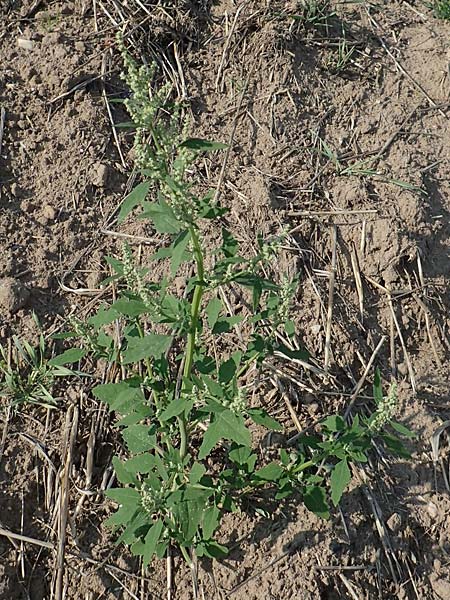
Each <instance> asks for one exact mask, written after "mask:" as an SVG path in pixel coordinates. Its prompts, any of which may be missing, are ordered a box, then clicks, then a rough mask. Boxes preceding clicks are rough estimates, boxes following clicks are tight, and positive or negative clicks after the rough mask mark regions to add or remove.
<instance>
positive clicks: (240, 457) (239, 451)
mask: <svg viewBox="0 0 450 600" xmlns="http://www.w3.org/2000/svg"><path fill="white" fill-rule="evenodd" d="M250 456H255V455H254V454H252V449H251V448H248V447H247V446H237V447H236V446H235V447H234V448H233V449H232V450H230V451H229V453H228V458H229V459H230V460H232V461H233V462H234V463H236V464H237V465H245V464H247V462H248V460H249V458H250Z"/></svg>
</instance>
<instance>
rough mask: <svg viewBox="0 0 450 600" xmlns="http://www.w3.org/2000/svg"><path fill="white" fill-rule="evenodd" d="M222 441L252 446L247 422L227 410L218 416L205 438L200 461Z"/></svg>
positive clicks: (200, 450)
mask: <svg viewBox="0 0 450 600" xmlns="http://www.w3.org/2000/svg"><path fill="white" fill-rule="evenodd" d="M221 439H226V440H231V441H233V442H236V444H240V445H242V446H250V444H251V435H250V431H249V430H248V429H247V427H246V426H245V421H244V419H243V417H242V416H241V415H236V414H235V413H234V412H232V411H231V410H228V409H227V410H224V411H223V412H221V413H219V414H218V415H217V416H216V418H215V420H214V421H213V422H212V423H210V425H209V427H208V429H207V430H206V432H205V434H204V436H203V441H202V445H201V446H200V449H199V453H198V457H199V459H200V460H202V459H203V458H205V457H206V456H208V454H209V453H210V452H211V450H212V449H213V448H214V446H215V445H216V444H217V442H218V441H219V440H221Z"/></svg>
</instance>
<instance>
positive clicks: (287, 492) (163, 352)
mask: <svg viewBox="0 0 450 600" xmlns="http://www.w3.org/2000/svg"><path fill="white" fill-rule="evenodd" d="M124 60H125V64H126V65H127V74H126V79H127V82H128V84H129V86H130V88H131V90H132V93H133V95H132V96H131V98H130V99H129V100H127V101H126V103H125V104H126V107H127V109H128V111H129V113H130V115H131V118H132V121H133V124H134V127H136V137H135V153H136V157H137V163H138V165H139V168H140V170H141V172H142V174H143V177H144V181H143V182H142V183H140V184H139V185H138V186H137V187H136V188H135V189H134V190H133V191H132V192H131V194H130V195H129V196H128V197H127V198H126V199H125V200H124V202H123V204H122V206H121V209H120V213H119V219H120V220H124V219H125V218H126V217H127V216H128V215H129V214H130V213H131V211H133V210H135V209H137V208H139V207H140V214H139V218H143V219H150V221H151V222H152V224H153V226H154V228H155V229H156V231H158V232H160V233H161V234H164V235H166V236H167V237H168V239H170V243H169V244H168V245H167V246H166V247H165V248H162V249H160V250H159V251H158V252H157V253H156V254H155V255H154V256H153V257H152V259H153V260H154V261H167V263H168V265H167V275H166V277H164V278H163V279H162V280H160V281H158V282H149V281H148V280H147V278H148V275H149V273H150V272H151V271H149V270H148V269H146V268H141V267H139V266H137V265H136V262H135V257H134V256H133V253H132V252H131V250H130V248H129V247H128V246H126V245H125V246H124V247H123V253H122V257H121V259H117V258H109V259H108V262H109V264H110V265H111V267H112V269H113V270H114V275H113V276H112V278H110V279H114V280H115V282H116V285H117V286H118V296H117V299H116V300H115V301H114V303H112V304H111V305H109V306H103V307H101V309H100V310H99V311H98V312H97V314H96V315H94V316H93V317H92V318H91V319H90V320H89V322H88V323H87V324H84V325H83V324H81V323H80V322H78V321H77V322H73V323H72V331H70V332H68V334H66V337H68V336H69V337H74V338H79V339H80V341H81V346H82V347H81V348H74V349H72V350H71V351H70V352H75V354H74V357H73V358H74V359H75V360H79V358H80V357H81V356H84V355H87V354H89V355H90V356H94V357H101V358H107V360H108V361H114V362H117V363H118V364H119V365H120V371H121V373H122V376H121V378H120V380H119V381H117V380H115V381H113V382H110V383H103V384H101V385H97V386H96V387H95V388H94V389H93V394H94V395H95V396H96V398H97V399H98V400H100V401H102V402H105V403H106V404H108V406H109V407H110V409H111V410H112V411H114V412H115V413H116V415H118V417H119V419H118V422H117V426H118V428H119V429H120V432H121V436H122V438H123V440H124V442H125V445H126V451H127V452H126V456H125V457H124V459H120V458H119V457H115V458H114V460H113V465H114V468H115V473H116V477H117V480H118V482H119V483H120V484H121V485H122V487H117V488H114V489H110V490H108V491H107V496H108V497H109V498H111V499H112V500H114V501H115V502H116V503H117V504H118V505H119V508H118V510H117V512H115V513H114V514H113V515H112V516H111V517H110V518H109V519H108V521H107V523H108V525H109V526H111V527H113V528H119V529H121V535H120V536H119V538H118V541H119V542H123V543H125V544H128V545H130V546H131V551H132V553H133V554H135V555H139V556H142V557H143V561H144V564H145V565H146V564H148V563H149V561H150V560H151V558H152V557H153V555H155V554H156V555H157V556H158V557H162V556H164V554H165V553H166V551H167V550H168V548H169V546H170V545H171V544H174V545H177V546H178V547H179V549H180V551H181V553H182V554H183V556H184V557H185V559H186V560H187V561H188V562H189V563H190V562H191V557H190V554H189V553H190V551H192V550H193V551H195V553H196V554H197V555H198V556H208V557H222V556H225V555H226V553H227V548H226V547H225V546H223V545H221V544H219V543H218V542H217V540H216V539H215V537H214V534H215V532H216V530H217V529H218V527H219V525H220V522H221V519H222V516H223V515H224V514H225V513H227V512H233V511H236V510H239V509H241V508H242V507H246V506H249V505H250V504H251V506H252V507H253V509H254V510H257V511H258V510H263V507H264V502H270V498H272V499H275V500H277V501H279V500H281V499H283V498H287V497H288V496H291V495H292V494H294V493H297V494H300V495H301V496H302V498H303V501H304V503H305V504H306V506H307V507H308V508H309V509H310V510H312V511H314V512H315V513H317V514H319V515H321V516H323V517H327V516H328V515H329V505H328V490H330V492H331V502H332V503H333V504H334V505H337V504H338V503H339V500H340V498H341V496H342V493H343V491H344V489H345V488H346V486H347V485H348V483H349V482H350V468H349V464H350V463H351V462H354V461H357V462H365V461H366V460H367V458H366V457H367V452H368V450H369V448H370V445H371V440H372V438H373V437H374V436H380V437H381V438H382V439H384V441H385V442H386V444H387V445H388V446H389V447H391V448H392V449H395V450H397V451H401V448H402V447H401V444H400V442H399V441H398V439H397V437H396V436H395V431H394V433H391V434H387V433H386V432H385V427H386V426H388V425H390V426H392V427H394V429H395V427H397V428H399V427H400V426H397V425H396V424H394V423H392V422H391V418H392V414H393V412H394V410H395V405H396V396H395V388H394V387H392V389H391V391H390V393H389V394H388V396H387V398H386V399H385V398H383V395H382V392H381V381H380V377H379V374H378V373H377V374H376V377H375V397H376V400H377V406H378V408H377V409H376V411H375V413H374V414H373V415H372V416H371V417H370V418H361V419H360V418H358V417H355V419H354V420H353V423H351V424H350V425H349V424H347V423H346V422H345V421H344V420H343V419H342V418H341V417H339V416H335V417H329V418H328V419H325V421H323V423H322V424H321V427H320V428H319V429H318V430H317V431H316V432H314V434H313V435H302V436H300V437H299V438H298V440H296V443H295V445H292V446H291V447H289V448H285V449H282V450H281V452H280V456H279V459H277V460H274V461H272V462H269V463H268V464H267V461H264V456H261V455H260V453H258V451H257V450H255V449H254V448H253V444H252V432H251V428H250V427H254V426H258V427H262V428H266V429H273V430H279V429H282V426H281V425H280V423H278V422H277V421H276V420H275V419H273V418H272V417H271V416H270V415H269V414H268V413H267V412H266V410H265V409H264V408H262V407H259V406H253V405H252V404H251V402H250V401H249V399H248V397H247V392H248V390H249V389H250V387H251V386H252V382H253V381H254V379H255V377H254V376H253V377H252V373H255V374H256V373H257V372H258V371H260V370H262V369H264V366H265V364H266V362H267V361H268V360H269V359H271V357H272V359H273V360H275V358H274V357H275V355H276V356H277V357H284V358H285V359H286V360H291V359H293V358H294V359H299V358H301V359H303V360H307V358H308V356H307V353H305V352H304V351H303V350H299V349H297V347H296V345H295V339H296V338H295V326H294V323H293V322H292V320H291V319H290V312H291V301H292V298H293V296H294V295H295V292H296V289H297V281H295V280H291V279H289V278H287V277H285V276H282V277H281V278H280V280H279V281H278V282H276V281H274V280H273V279H272V278H270V277H268V276H267V275H266V271H269V269H270V267H271V265H272V264H273V263H274V261H276V260H277V257H278V253H279V251H280V245H281V239H279V238H276V237H275V238H272V239H268V240H264V239H262V238H261V237H259V236H258V238H257V248H258V250H257V253H256V255H255V256H254V257H251V258H246V257H244V256H242V255H241V254H240V252H239V244H238V242H237V240H236V239H235V238H234V237H233V235H232V234H231V232H230V231H229V230H228V229H227V228H226V226H225V220H224V215H225V213H226V211H225V209H224V208H222V207H220V206H218V205H217V204H215V202H214V200H213V194H212V193H208V194H206V195H203V196H200V195H198V194H197V193H196V191H195V188H194V182H195V178H194V177H193V176H192V173H193V170H192V168H193V164H194V162H195V160H196V159H197V157H198V156H199V155H200V154H201V153H204V152H210V151H216V150H220V149H222V148H223V147H224V145H223V144H218V143H214V142H208V141H205V140H201V139H198V138H188V137H187V126H186V124H184V125H183V126H180V120H182V117H181V115H182V107H180V106H177V105H175V104H171V103H170V102H169V101H168V99H167V97H168V89H167V88H166V87H163V88H162V90H161V89H160V90H159V91H153V92H152V95H151V97H149V93H148V89H149V88H148V86H149V82H150V80H151V77H152V75H153V69H152V68H148V67H137V65H136V64H135V63H134V61H132V60H131V58H130V57H129V56H128V55H127V54H125V55H124ZM149 197H152V198H154V199H155V200H154V201H149V200H148V198H149ZM207 220H210V221H211V220H212V221H215V222H217V223H218V224H219V223H220V224H221V226H222V227H221V234H220V237H219V239H218V240H217V245H216V248H215V249H214V250H213V251H211V250H209V251H208V252H207V251H206V248H205V243H204V240H203V236H202V226H201V223H202V221H207ZM191 266H193V267H194V273H193V274H192V272H191V270H190V267H191ZM182 269H183V272H184V273H185V274H186V273H188V275H186V279H185V293H184V294H183V295H182V297H179V296H176V295H174V294H173V293H172V284H173V279H174V277H175V276H176V275H177V274H178V273H179V272H180V270H182ZM189 273H190V274H189ZM230 287H231V288H233V289H234V290H235V289H236V288H241V293H242V297H243V299H244V300H243V303H242V304H243V306H244V307H247V308H243V309H241V312H240V313H239V314H234V313H231V312H230V311H229V308H228V304H225V303H224V302H223V299H222V295H221V293H222V292H224V291H225V290H227V289H229V288H230ZM113 322H115V323H116V325H117V327H116V329H115V335H114V336H113V335H112V334H111V331H110V326H111V324H112V323H113ZM239 323H245V330H246V332H247V334H246V336H238V339H237V341H236V339H235V336H234V335H233V333H234V329H235V327H236V326H237V325H238V324H239ZM62 356H63V357H64V356H65V360H66V359H67V353H65V355H62ZM277 359H278V358H277ZM56 360H58V357H57V358H56ZM399 433H403V434H404V433H408V432H407V430H406V429H405V430H403V429H401V430H400V431H399ZM269 492H270V493H269ZM250 499H251V503H250V502H249V501H250Z"/></svg>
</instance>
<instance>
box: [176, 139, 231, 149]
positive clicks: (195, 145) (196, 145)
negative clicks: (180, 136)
mask: <svg viewBox="0 0 450 600" xmlns="http://www.w3.org/2000/svg"><path fill="white" fill-rule="evenodd" d="M180 148H189V150H197V151H198V152H211V151H213V150H224V149H225V148H228V145H227V144H222V143H221V142H209V141H208V140H202V139H200V138H189V139H187V140H185V141H184V142H182V143H181V144H180Z"/></svg>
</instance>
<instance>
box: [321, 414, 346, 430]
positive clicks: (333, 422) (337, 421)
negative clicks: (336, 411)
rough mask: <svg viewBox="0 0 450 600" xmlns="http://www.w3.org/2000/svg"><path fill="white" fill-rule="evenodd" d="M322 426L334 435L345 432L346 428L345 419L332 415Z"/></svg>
mask: <svg viewBox="0 0 450 600" xmlns="http://www.w3.org/2000/svg"><path fill="white" fill-rule="evenodd" d="M322 426H323V427H325V428H326V429H327V430H328V431H332V432H333V433H336V432H338V431H343V430H344V429H345V427H346V426H345V421H344V419H343V418H342V417H341V416H339V415H331V416H330V417H327V418H326V419H324V420H323V421H322Z"/></svg>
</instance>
